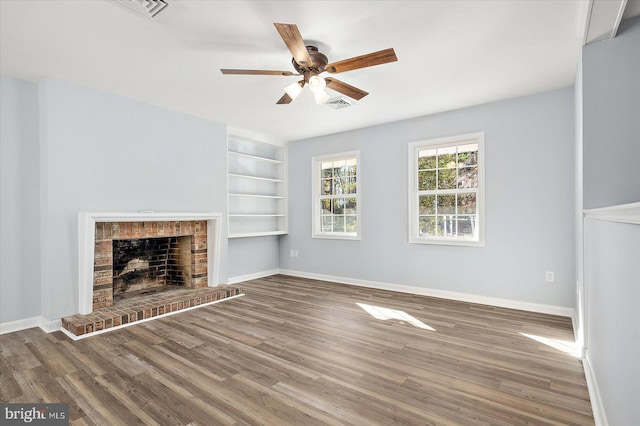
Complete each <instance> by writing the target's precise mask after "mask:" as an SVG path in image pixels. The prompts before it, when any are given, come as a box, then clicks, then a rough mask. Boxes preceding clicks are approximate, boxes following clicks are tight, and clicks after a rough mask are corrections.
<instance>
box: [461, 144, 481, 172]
mask: <svg viewBox="0 0 640 426" xmlns="http://www.w3.org/2000/svg"><path fill="white" fill-rule="evenodd" d="M475 164H478V144H477V143H473V144H469V145H460V146H459V147H458V165H459V166H460V167H463V166H470V165H475Z"/></svg>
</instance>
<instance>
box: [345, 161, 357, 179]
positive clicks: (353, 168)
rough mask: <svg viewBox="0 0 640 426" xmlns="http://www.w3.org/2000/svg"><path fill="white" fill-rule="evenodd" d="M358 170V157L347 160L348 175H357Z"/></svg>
mask: <svg viewBox="0 0 640 426" xmlns="http://www.w3.org/2000/svg"><path fill="white" fill-rule="evenodd" d="M357 172H358V165H357V164H356V159H355V158H353V159H351V160H347V176H355V175H356V174H357Z"/></svg>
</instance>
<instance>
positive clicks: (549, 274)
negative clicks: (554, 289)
mask: <svg viewBox="0 0 640 426" xmlns="http://www.w3.org/2000/svg"><path fill="white" fill-rule="evenodd" d="M545 277H546V280H547V282H549V283H552V282H553V280H555V274H554V273H553V272H551V271H547V272H546V274H545Z"/></svg>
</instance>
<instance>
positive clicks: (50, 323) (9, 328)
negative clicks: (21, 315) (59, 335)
mask: <svg viewBox="0 0 640 426" xmlns="http://www.w3.org/2000/svg"><path fill="white" fill-rule="evenodd" d="M33 327H40V328H41V329H42V331H44V332H45V333H52V332H54V331H58V330H60V328H61V327H62V320H59V319H57V320H48V319H46V318H45V317H43V316H37V317H31V318H25V319H21V320H17V321H9V322H3V323H0V334H7V333H13V332H15V331H21V330H26V329H28V328H33Z"/></svg>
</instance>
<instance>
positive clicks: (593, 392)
mask: <svg viewBox="0 0 640 426" xmlns="http://www.w3.org/2000/svg"><path fill="white" fill-rule="evenodd" d="M582 367H583V368H584V375H585V377H586V379H587V389H588V390H589V399H590V400H591V409H592V410H593V420H594V421H595V424H596V426H609V423H608V422H607V416H606V415H605V412H604V405H603V404H602V398H601V396H600V390H599V389H598V381H597V380H596V375H595V372H594V371H593V367H592V366H591V361H590V360H589V351H588V350H587V352H586V355H585V356H584V357H583V358H582Z"/></svg>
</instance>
